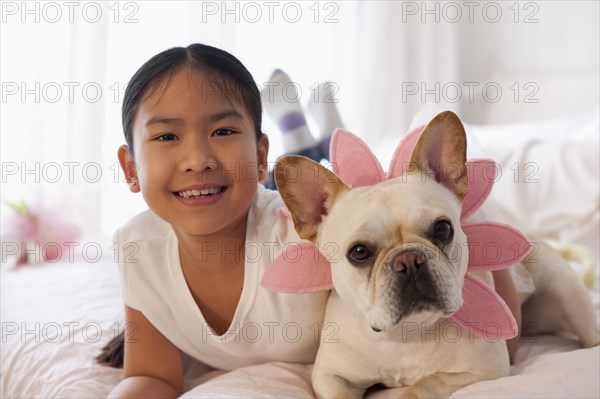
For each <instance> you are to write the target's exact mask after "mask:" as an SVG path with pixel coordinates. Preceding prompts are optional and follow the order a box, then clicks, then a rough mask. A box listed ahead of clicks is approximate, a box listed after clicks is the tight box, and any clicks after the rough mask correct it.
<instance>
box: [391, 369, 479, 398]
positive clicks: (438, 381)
mask: <svg viewBox="0 0 600 399" xmlns="http://www.w3.org/2000/svg"><path fill="white" fill-rule="evenodd" d="M480 380H481V378H480V377H478V376H476V375H475V374H472V373H436V374H431V375H428V376H427V377H423V378H421V379H420V380H418V381H417V382H415V383H414V384H413V385H411V386H410V387H409V388H408V389H407V390H405V391H404V392H402V395H400V398H401V399H409V398H410V399H426V398H427V399H429V398H448V397H450V395H452V394H453V393H454V392H455V391H458V390H459V389H461V388H463V387H466V386H467V385H471V384H474V383H476V382H478V381H480Z"/></svg>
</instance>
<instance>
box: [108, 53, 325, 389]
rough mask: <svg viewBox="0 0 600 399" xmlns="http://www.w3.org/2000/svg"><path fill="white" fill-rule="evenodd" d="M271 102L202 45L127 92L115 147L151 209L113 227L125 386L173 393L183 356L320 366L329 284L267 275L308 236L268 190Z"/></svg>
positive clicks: (175, 56) (164, 62)
mask: <svg viewBox="0 0 600 399" xmlns="http://www.w3.org/2000/svg"><path fill="white" fill-rule="evenodd" d="M261 113H262V109H261V99H260V93H259V91H258V88H257V85H256V84H255V82H254V80H253V79H252V77H251V75H250V73H249V72H248V71H247V70H246V68H245V67H244V66H243V65H242V64H241V63H240V62H239V61H238V60H237V59H236V58H235V57H233V56H232V55H231V54H229V53H227V52H225V51H222V50H219V49H216V48H214V47H210V46H206V45H201V44H194V45H191V46H189V47H187V48H173V49H170V50H167V51H164V52H162V53H160V54H158V55H156V56H154V57H153V58H151V59H150V60H149V61H148V62H146V63H145V64H144V65H143V66H142V67H141V68H140V69H139V70H138V71H137V72H136V73H135V75H134V76H133V78H132V79H131V81H130V83H129V85H128V86H127V90H126V93H125V97H124V103H123V129H124V132H125V139H126V142H127V145H123V146H122V147H121V148H119V151H118V157H119V162H120V164H121V167H122V169H123V171H124V173H125V177H126V179H127V181H128V183H129V188H130V190H131V191H132V192H134V193H137V192H141V193H142V195H143V197H144V200H145V201H146V203H147V204H148V207H149V208H150V210H149V211H146V212H144V213H142V214H140V215H138V216H136V217H135V218H133V219H132V220H131V221H130V222H129V223H127V224H126V225H125V226H124V227H122V228H121V229H119V231H118V232H117V233H116V237H115V241H116V242H117V243H118V245H119V246H120V247H121V249H122V251H121V253H122V254H123V256H122V259H120V261H119V271H120V277H121V285H122V292H123V298H124V301H125V305H126V306H125V317H126V321H127V324H126V327H127V328H126V331H125V338H126V339H125V356H124V379H123V380H122V381H121V382H120V383H119V384H118V385H117V386H116V387H115V388H114V389H113V390H112V391H111V393H110V396H109V397H112V398H117V397H177V396H179V395H181V393H182V391H183V374H184V368H183V353H186V354H188V355H191V356H192V357H193V358H195V359H197V360H199V361H201V362H203V363H205V364H207V365H209V366H211V367H214V368H218V369H223V370H232V369H236V368H239V367H243V366H247V365H252V364H257V363H264V362H268V361H283V362H295V363H312V362H313V361H314V357H315V354H316V350H317V347H318V342H319V340H318V333H319V331H320V323H321V322H322V318H323V312H324V309H325V302H326V300H327V292H319V293H312V294H298V295H291V294H281V293H276V292H271V291H269V290H266V289H264V288H262V287H260V286H259V281H260V278H261V276H262V275H263V273H264V271H265V269H266V267H267V266H269V265H270V263H271V262H272V261H273V260H274V258H275V257H276V256H277V255H278V254H279V253H280V252H281V250H282V248H283V245H284V244H286V243H288V242H295V241H298V240H299V238H298V237H297V235H295V232H294V230H293V227H292V226H291V225H288V224H287V223H288V222H286V221H285V220H286V219H285V218H280V217H279V209H280V208H281V207H282V206H283V203H282V201H281V200H280V197H279V195H278V193H277V192H275V191H270V190H267V189H265V188H263V187H262V185H261V184H259V182H260V181H261V180H263V179H265V178H266V177H267V153H268V149H269V142H268V139H267V137H266V136H265V135H264V134H263V133H262V132H261Z"/></svg>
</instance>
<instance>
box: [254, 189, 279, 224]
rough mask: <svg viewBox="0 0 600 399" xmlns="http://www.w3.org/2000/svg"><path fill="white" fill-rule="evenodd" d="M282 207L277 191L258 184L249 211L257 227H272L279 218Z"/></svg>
mask: <svg viewBox="0 0 600 399" xmlns="http://www.w3.org/2000/svg"><path fill="white" fill-rule="evenodd" d="M284 207H285V204H284V203H283V200H282V199H281V196H280V195H279V192H278V191H274V190H270V189H268V188H265V187H264V186H263V185H262V184H259V186H258V190H257V192H256V198H255V200H254V204H253V206H252V209H251V212H252V216H253V219H254V220H255V223H256V224H257V227H260V226H264V225H267V226H269V225H270V226H271V227H273V224H274V223H275V222H276V221H277V219H278V217H279V212H280V210H281V208H284Z"/></svg>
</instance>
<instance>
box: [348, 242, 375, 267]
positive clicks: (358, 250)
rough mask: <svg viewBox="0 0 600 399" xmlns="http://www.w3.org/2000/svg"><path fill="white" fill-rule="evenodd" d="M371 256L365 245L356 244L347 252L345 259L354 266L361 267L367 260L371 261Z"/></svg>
mask: <svg viewBox="0 0 600 399" xmlns="http://www.w3.org/2000/svg"><path fill="white" fill-rule="evenodd" d="M372 255H373V253H372V252H371V250H370V249H369V248H367V247H366V246H365V245H363V244H357V245H355V246H353V247H352V248H350V251H348V254H347V255H346V258H348V260H349V261H350V263H352V264H354V265H362V264H364V263H366V262H367V261H368V260H369V259H371V256H372Z"/></svg>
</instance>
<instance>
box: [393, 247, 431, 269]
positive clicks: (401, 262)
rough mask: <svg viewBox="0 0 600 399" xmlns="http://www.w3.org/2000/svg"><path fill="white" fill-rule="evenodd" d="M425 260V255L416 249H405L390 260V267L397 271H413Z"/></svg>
mask: <svg viewBox="0 0 600 399" xmlns="http://www.w3.org/2000/svg"><path fill="white" fill-rule="evenodd" d="M425 262H427V257H426V256H425V254H423V253H422V252H421V251H419V250H418V249H407V250H405V251H402V252H400V253H399V254H398V255H396V256H395V257H394V259H393V260H392V269H393V270H394V271H395V272H398V273H409V272H410V273H414V272H416V271H417V270H418V269H419V267H420V266H422V265H423V264H424V263H425Z"/></svg>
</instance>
